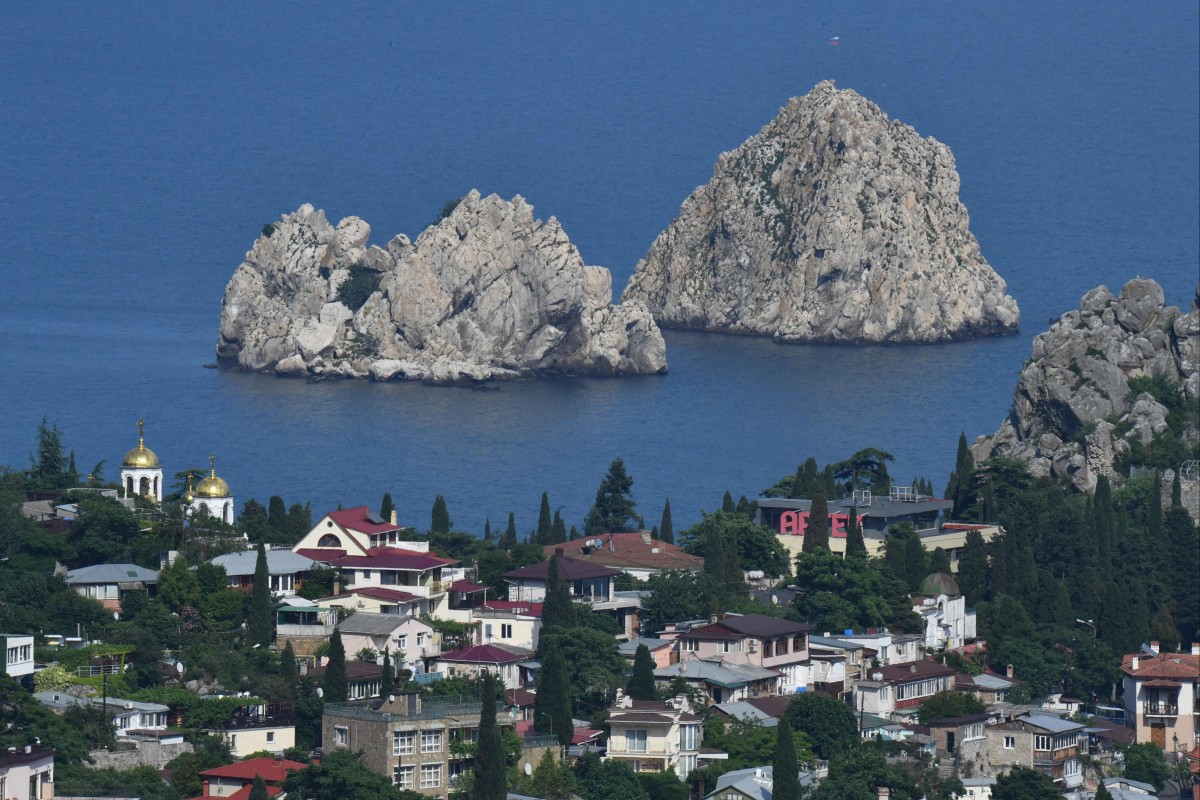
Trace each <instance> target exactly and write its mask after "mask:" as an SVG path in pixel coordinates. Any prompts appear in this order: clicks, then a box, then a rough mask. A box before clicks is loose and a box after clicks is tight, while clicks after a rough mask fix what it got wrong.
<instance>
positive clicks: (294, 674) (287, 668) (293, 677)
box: [279, 639, 300, 698]
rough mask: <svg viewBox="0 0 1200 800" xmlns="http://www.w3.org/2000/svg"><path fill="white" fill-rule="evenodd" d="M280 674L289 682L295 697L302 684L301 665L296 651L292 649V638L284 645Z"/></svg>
mask: <svg viewBox="0 0 1200 800" xmlns="http://www.w3.org/2000/svg"><path fill="white" fill-rule="evenodd" d="M279 674H280V675H281V676H282V677H283V680H284V681H285V682H286V683H287V685H288V689H289V690H290V692H291V696H292V698H295V697H296V690H297V689H298V688H299V686H300V667H299V666H298V665H297V664H296V651H295V650H293V649H292V642H291V640H290V639H289V640H288V643H287V644H286V645H284V646H283V653H281V654H280V656H279Z"/></svg>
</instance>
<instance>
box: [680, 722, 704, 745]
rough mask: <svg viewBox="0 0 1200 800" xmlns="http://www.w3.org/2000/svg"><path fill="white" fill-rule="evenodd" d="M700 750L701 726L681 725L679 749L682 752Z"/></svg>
mask: <svg viewBox="0 0 1200 800" xmlns="http://www.w3.org/2000/svg"><path fill="white" fill-rule="evenodd" d="M699 748H700V726H699V725H680V726H679V749H680V750H698V749H699Z"/></svg>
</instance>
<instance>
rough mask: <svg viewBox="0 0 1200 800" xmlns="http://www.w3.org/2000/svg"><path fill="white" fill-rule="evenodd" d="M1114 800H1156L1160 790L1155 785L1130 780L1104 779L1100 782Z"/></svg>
mask: <svg viewBox="0 0 1200 800" xmlns="http://www.w3.org/2000/svg"><path fill="white" fill-rule="evenodd" d="M1100 783H1101V784H1103V785H1104V788H1105V789H1107V790H1108V793H1109V794H1110V795H1112V798H1113V800H1155V798H1157V797H1158V790H1157V789H1155V788H1154V785H1153V784H1150V783H1142V782H1141V781H1135V780H1131V779H1129V778H1104V779H1103V780H1102V781H1100Z"/></svg>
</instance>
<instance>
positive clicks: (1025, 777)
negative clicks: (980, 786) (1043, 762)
mask: <svg viewBox="0 0 1200 800" xmlns="http://www.w3.org/2000/svg"><path fill="white" fill-rule="evenodd" d="M992 800H1062V792H1061V791H1059V789H1058V787H1057V786H1055V785H1054V781H1052V780H1050V776H1049V775H1044V774H1042V773H1041V772H1038V771H1037V770H1032V769H1027V768H1026V767H1013V768H1012V769H1011V770H1009V772H1008V773H1007V774H1005V775H999V776H997V777H996V785H995V786H993V787H992Z"/></svg>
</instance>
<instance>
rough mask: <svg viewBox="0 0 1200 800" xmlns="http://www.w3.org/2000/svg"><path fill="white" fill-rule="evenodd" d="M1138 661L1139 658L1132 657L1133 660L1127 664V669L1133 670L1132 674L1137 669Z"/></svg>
mask: <svg viewBox="0 0 1200 800" xmlns="http://www.w3.org/2000/svg"><path fill="white" fill-rule="evenodd" d="M1139 661H1141V659H1140V658H1138V657H1137V656H1134V657H1133V660H1132V661H1130V662H1129V668H1130V669H1131V670H1133V671H1134V672H1137V668H1138V662H1139Z"/></svg>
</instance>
